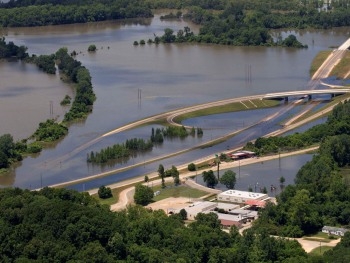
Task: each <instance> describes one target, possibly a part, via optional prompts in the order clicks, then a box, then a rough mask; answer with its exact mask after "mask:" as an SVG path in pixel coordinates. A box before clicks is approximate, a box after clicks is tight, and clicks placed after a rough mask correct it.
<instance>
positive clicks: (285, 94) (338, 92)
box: [262, 89, 350, 101]
mask: <svg viewBox="0 0 350 263" xmlns="http://www.w3.org/2000/svg"><path fill="white" fill-rule="evenodd" d="M345 93H350V89H321V90H296V91H287V92H276V93H268V94H265V95H264V96H263V97H262V99H265V100H273V99H275V100H283V99H284V100H285V101H288V98H289V97H306V96H307V97H308V99H309V100H311V99H312V95H326V94H330V95H332V97H334V96H336V95H342V94H345Z"/></svg>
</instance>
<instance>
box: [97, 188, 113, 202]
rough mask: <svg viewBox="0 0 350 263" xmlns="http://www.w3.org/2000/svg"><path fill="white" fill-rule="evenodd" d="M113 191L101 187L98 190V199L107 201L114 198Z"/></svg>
mask: <svg viewBox="0 0 350 263" xmlns="http://www.w3.org/2000/svg"><path fill="white" fill-rule="evenodd" d="M112 196H113V194H112V190H111V188H109V187H105V186H104V185H102V186H100V188H99V189H98V197H99V198H101V199H107V198H110V197H112Z"/></svg>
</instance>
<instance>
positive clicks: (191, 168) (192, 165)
mask: <svg viewBox="0 0 350 263" xmlns="http://www.w3.org/2000/svg"><path fill="white" fill-rule="evenodd" d="M187 169H188V170H189V171H190V172H193V171H196V165H195V164H194V163H190V164H189V165H188V166H187Z"/></svg>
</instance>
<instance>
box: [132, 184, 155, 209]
mask: <svg viewBox="0 0 350 263" xmlns="http://www.w3.org/2000/svg"><path fill="white" fill-rule="evenodd" d="M153 196H154V193H153V190H152V188H150V187H148V186H145V185H142V184H138V185H136V186H135V194H134V200H135V203H136V204H138V205H148V204H149V203H150V202H151V201H152V199H153Z"/></svg>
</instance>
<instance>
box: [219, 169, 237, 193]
mask: <svg viewBox="0 0 350 263" xmlns="http://www.w3.org/2000/svg"><path fill="white" fill-rule="evenodd" d="M220 183H221V184H223V185H225V186H226V187H227V189H234V188H235V184H236V173H235V172H233V171H232V170H227V171H226V172H225V173H224V174H223V175H222V176H221V178H220Z"/></svg>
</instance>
